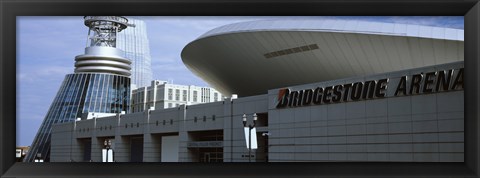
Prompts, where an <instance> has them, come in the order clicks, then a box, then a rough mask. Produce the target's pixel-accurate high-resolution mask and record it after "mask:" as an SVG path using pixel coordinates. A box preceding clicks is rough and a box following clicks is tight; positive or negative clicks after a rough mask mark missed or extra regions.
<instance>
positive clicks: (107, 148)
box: [103, 139, 113, 162]
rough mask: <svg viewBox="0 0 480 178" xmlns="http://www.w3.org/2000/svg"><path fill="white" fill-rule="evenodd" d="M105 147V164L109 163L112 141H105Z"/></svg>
mask: <svg viewBox="0 0 480 178" xmlns="http://www.w3.org/2000/svg"><path fill="white" fill-rule="evenodd" d="M103 145H104V146H105V162H109V160H108V154H109V151H110V150H111V146H112V140H110V139H105V141H104V142H103ZM112 156H113V155H112Z"/></svg>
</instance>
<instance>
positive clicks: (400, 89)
mask: <svg viewBox="0 0 480 178" xmlns="http://www.w3.org/2000/svg"><path fill="white" fill-rule="evenodd" d="M463 48H464V47H463V30H458V29H449V28H440V27H430V26H420V25H407V24H389V23H379V22H361V21H344V20H305V21H301V20H296V21H289V20H271V21H255V22H243V23H237V24H231V25H226V26H222V27H219V28H216V29H213V30H211V31H209V32H207V33H206V34H204V35H202V36H201V37H199V38H198V39H196V40H194V41H193V42H191V43H189V44H188V45H187V46H186V47H185V48H184V50H183V51H182V59H183V61H184V63H185V64H186V65H187V67H188V68H189V69H190V70H192V71H193V72H194V73H195V74H197V75H198V76H200V77H202V78H203V79H204V80H205V81H207V82H208V83H209V84H210V85H211V86H213V87H214V88H216V89H218V90H219V91H220V92H222V93H223V94H224V95H226V96H228V95H230V94H238V95H239V96H240V97H239V98H236V99H235V98H227V99H225V100H223V101H218V102H212V103H206V104H198V105H192V106H185V105H180V106H179V107H175V108H168V109H154V108H151V109H148V110H146V111H144V112H138V113H131V114H117V115H116V116H109V117H101V118H91V119H87V118H83V119H82V120H78V121H75V122H70V123H61V124H56V125H54V127H53V131H52V150H51V152H52V153H51V161H56V162H70V161H75V162H79V161H93V162H101V161H104V160H109V159H110V160H111V161H115V162H177V161H178V162H247V161H255V162H291V161H296V162H310V161H314V162H318V161H320V162H325V161H362V162H365V161H368V162H379V161H380V162H463V161H464V105H463V103H464V92H463V86H464V82H463V67H464V66H463V65H464V64H463ZM244 114H245V115H246V116H247V124H246V125H250V124H252V121H251V120H252V117H253V115H254V114H255V115H256V116H257V121H256V122H255V127H256V134H255V135H256V138H257V144H258V148H257V149H254V150H252V153H249V150H248V149H247V147H246V146H247V145H248V144H247V142H246V136H245V133H246V132H245V131H244V129H245V124H244V122H243V119H244V117H243V116H244ZM105 149H107V151H108V150H113V151H112V152H113V153H112V154H111V156H110V158H109V159H105V154H103V153H102V151H104V150H105ZM107 155H108V154H107Z"/></svg>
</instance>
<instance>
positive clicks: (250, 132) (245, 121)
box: [243, 113, 257, 162]
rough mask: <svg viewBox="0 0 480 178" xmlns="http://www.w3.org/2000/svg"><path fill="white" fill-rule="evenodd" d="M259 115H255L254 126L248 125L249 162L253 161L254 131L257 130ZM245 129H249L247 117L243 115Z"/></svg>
mask: <svg viewBox="0 0 480 178" xmlns="http://www.w3.org/2000/svg"><path fill="white" fill-rule="evenodd" d="M256 121H257V113H253V125H248V162H251V161H252V160H251V159H252V129H254V128H255V122H256ZM243 127H247V115H245V114H243Z"/></svg>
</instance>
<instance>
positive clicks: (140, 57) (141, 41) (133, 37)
mask: <svg viewBox="0 0 480 178" xmlns="http://www.w3.org/2000/svg"><path fill="white" fill-rule="evenodd" d="M128 22H129V23H133V24H135V27H134V28H127V29H125V30H123V31H121V32H120V33H118V34H117V45H116V47H117V48H118V49H120V50H123V51H124V52H125V57H126V58H127V59H130V60H131V61H132V64H131V66H132V76H131V78H132V84H135V85H136V86H137V87H138V88H139V87H144V86H148V85H150V82H151V81H152V64H151V63H152V57H151V56H150V46H149V42H148V38H147V26H146V24H145V22H143V21H141V20H136V19H132V18H128Z"/></svg>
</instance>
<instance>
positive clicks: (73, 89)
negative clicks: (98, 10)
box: [24, 16, 131, 162]
mask: <svg viewBox="0 0 480 178" xmlns="http://www.w3.org/2000/svg"><path fill="white" fill-rule="evenodd" d="M85 25H86V26H88V27H89V28H90V32H89V37H88V38H89V40H90V41H91V44H90V46H87V47H86V48H85V54H83V55H78V56H76V57H75V61H76V62H75V73H74V74H68V75H67V76H66V77H65V79H64V80H63V83H62V85H61V86H60V89H59V91H58V93H57V95H56V97H55V99H54V100H53V103H52V105H51V106H50V109H49V110H48V112H47V115H46V116H45V119H44V120H43V123H42V125H41V126H40V128H39V130H38V132H37V135H36V136H35V139H34V140H33V143H32V145H31V148H30V150H29V152H28V154H27V155H26V157H25V159H24V162H33V161H34V160H35V159H43V160H44V161H45V162H48V161H49V159H50V151H51V150H50V147H51V144H50V140H51V131H52V125H53V124H57V123H64V122H71V121H75V120H76V119H77V118H80V117H82V114H83V113H88V112H96V113H121V112H122V111H124V112H125V113H128V112H129V110H130V83H131V81H130V75H131V67H130V64H131V61H130V60H129V59H127V58H125V57H124V54H125V53H124V52H123V51H122V50H120V49H117V48H116V42H115V39H116V35H117V33H118V32H120V31H121V30H123V29H125V28H126V27H127V26H131V24H129V23H128V20H127V19H126V18H123V17H118V16H86V17H85Z"/></svg>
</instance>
